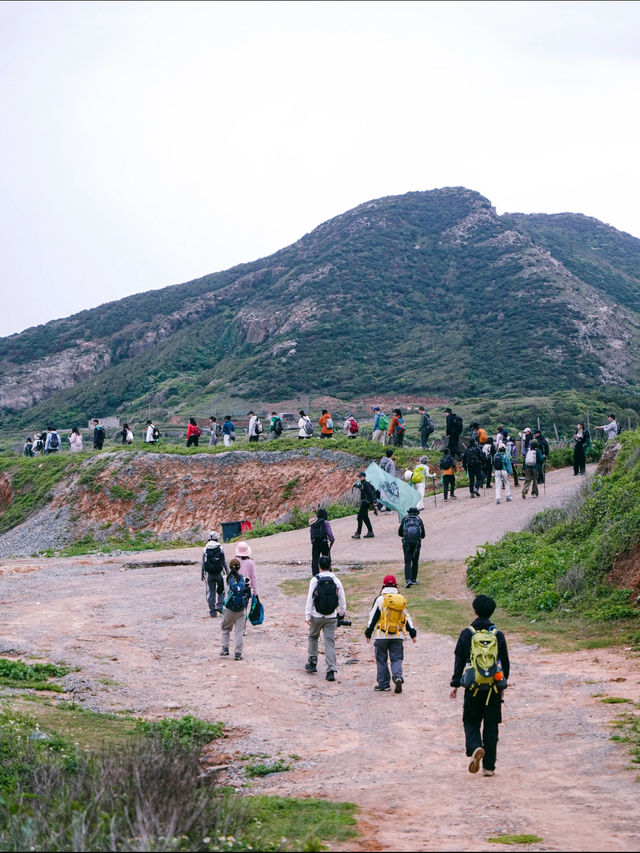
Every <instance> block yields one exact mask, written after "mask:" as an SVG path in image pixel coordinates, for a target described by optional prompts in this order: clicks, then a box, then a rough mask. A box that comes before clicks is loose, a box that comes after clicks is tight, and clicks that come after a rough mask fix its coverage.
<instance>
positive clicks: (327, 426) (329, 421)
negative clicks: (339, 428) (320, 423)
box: [324, 418, 333, 429]
mask: <svg viewBox="0 0 640 853" xmlns="http://www.w3.org/2000/svg"><path fill="white" fill-rule="evenodd" d="M324 426H325V429H333V418H327V420H326V422H325V425H324Z"/></svg>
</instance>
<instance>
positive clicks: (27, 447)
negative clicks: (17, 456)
mask: <svg viewBox="0 0 640 853" xmlns="http://www.w3.org/2000/svg"><path fill="white" fill-rule="evenodd" d="M22 455H23V456H33V439H32V438H31V436H30V435H28V436H27V437H26V438H25V441H24V444H23V446H22Z"/></svg>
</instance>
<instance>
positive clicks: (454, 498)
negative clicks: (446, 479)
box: [449, 495, 458, 501]
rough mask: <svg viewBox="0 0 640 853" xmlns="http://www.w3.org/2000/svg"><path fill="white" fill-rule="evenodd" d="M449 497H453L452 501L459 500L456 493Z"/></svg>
mask: <svg viewBox="0 0 640 853" xmlns="http://www.w3.org/2000/svg"><path fill="white" fill-rule="evenodd" d="M449 497H450V498H451V500H452V501H457V500H458V498H457V497H456V496H455V495H449Z"/></svg>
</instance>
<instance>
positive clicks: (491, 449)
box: [480, 435, 500, 489]
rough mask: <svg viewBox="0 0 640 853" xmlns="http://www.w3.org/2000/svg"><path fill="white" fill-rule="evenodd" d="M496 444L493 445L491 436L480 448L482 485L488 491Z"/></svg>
mask: <svg viewBox="0 0 640 853" xmlns="http://www.w3.org/2000/svg"><path fill="white" fill-rule="evenodd" d="M499 443H500V442H498V443H497V444H499ZM497 444H494V441H493V436H492V435H491V436H489V438H488V439H487V440H486V441H485V443H484V444H483V445H482V447H481V448H480V449H481V450H482V461H483V465H484V479H483V483H486V486H487V488H488V489H490V488H491V476H492V474H493V457H494V455H495V452H496V447H497Z"/></svg>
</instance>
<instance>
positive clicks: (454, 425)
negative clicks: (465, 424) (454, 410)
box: [451, 415, 462, 435]
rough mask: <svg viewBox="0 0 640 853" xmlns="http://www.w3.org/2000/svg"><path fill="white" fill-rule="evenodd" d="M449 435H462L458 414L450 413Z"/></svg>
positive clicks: (460, 419)
mask: <svg viewBox="0 0 640 853" xmlns="http://www.w3.org/2000/svg"><path fill="white" fill-rule="evenodd" d="M451 435H462V418H461V417H460V415H451Z"/></svg>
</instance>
